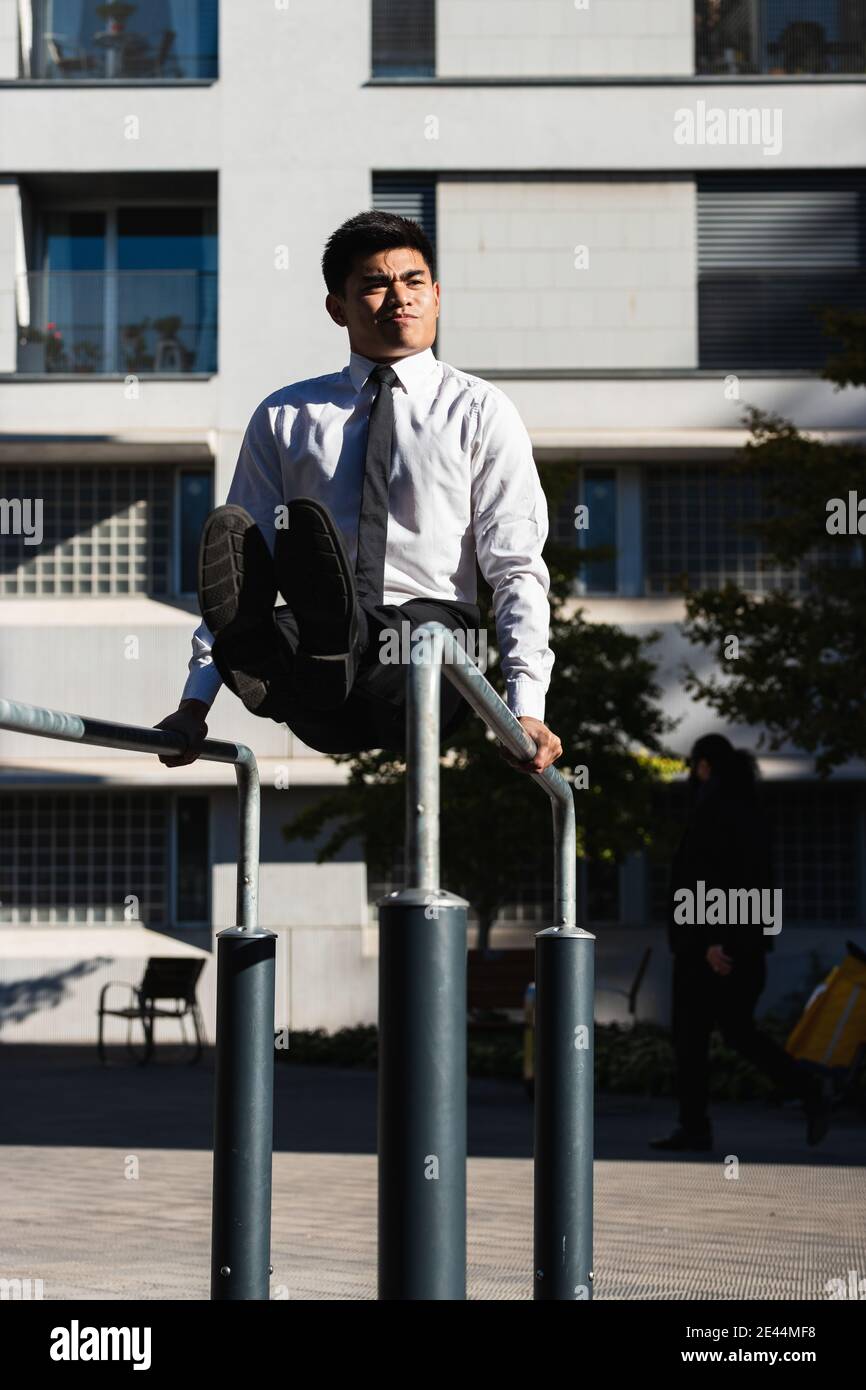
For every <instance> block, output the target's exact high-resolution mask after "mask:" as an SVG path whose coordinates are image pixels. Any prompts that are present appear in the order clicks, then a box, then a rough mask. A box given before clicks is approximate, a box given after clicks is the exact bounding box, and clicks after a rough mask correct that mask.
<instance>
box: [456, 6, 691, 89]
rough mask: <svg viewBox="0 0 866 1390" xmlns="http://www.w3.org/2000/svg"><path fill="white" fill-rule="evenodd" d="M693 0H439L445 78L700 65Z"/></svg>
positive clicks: (636, 72) (674, 69)
mask: <svg viewBox="0 0 866 1390" xmlns="http://www.w3.org/2000/svg"><path fill="white" fill-rule="evenodd" d="M693 30H694V4H693V0H438V3H437V6H436V72H437V76H439V77H594V76H598V75H602V76H617V77H628V76H645V75H653V76H667V75H671V76H673V75H682V74H688V73H691V72H693V71H694V66H693V53H694V40H693Z"/></svg>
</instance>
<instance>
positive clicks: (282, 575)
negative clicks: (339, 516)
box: [274, 497, 358, 709]
mask: <svg viewBox="0 0 866 1390" xmlns="http://www.w3.org/2000/svg"><path fill="white" fill-rule="evenodd" d="M288 517H289V524H288V529H286V530H278V531H277V533H276V542H275V546H274V569H275V571H276V580H277V586H278V588H279V591H280V593H281V595H282V597H283V598H284V599H285V601H286V603H287V605H288V606H289V608H290V609H291V610H292V613H293V614H294V616H295V621H296V622H297V624H298V651H297V652H296V654H295V665H296V671H297V675H298V680H299V682H300V684H301V685H302V687H303V689H304V693H305V699H306V700H308V701H309V702H310V703H315V704H317V705H319V707H320V708H322V709H330V708H336V707H337V706H338V705H341V704H342V703H343V702H344V701H345V700H346V699H347V697H348V695H349V692H350V690H351V688H352V683H353V680H354V674H355V651H356V646H357V641H358V613H357V592H356V589H355V576H354V573H353V571H352V566H351V564H350V563H349V557H348V554H347V552H346V547H345V545H344V543H343V538H342V536H341V535H340V532H339V530H338V529H337V526H336V524H335V522H334V519H333V517H332V516H331V513H330V512H329V510H328V508H327V507H326V506H324V504H323V503H321V502H317V501H316V500H315V499H314V498H312V497H298V498H295V499H294V500H293V501H291V502H290V503H289V505H288Z"/></svg>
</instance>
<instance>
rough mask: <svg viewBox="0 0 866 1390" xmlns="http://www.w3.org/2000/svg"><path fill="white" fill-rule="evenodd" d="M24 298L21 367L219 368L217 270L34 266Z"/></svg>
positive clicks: (103, 370)
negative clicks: (77, 268) (94, 268)
mask: <svg viewBox="0 0 866 1390" xmlns="http://www.w3.org/2000/svg"><path fill="white" fill-rule="evenodd" d="M17 299H18V371H19V372H36V373H48V372H64V373H68V372H74V373H81V374H84V375H99V374H103V375H104V374H112V373H120V374H122V375H126V374H128V373H135V374H136V375H138V374H145V373H158V374H159V375H163V374H167V373H177V374H178V375H183V374H185V373H190V372H215V371H216V335H217V276H216V272H215V271H201V270H119V271H96V270H48V271H33V272H31V273H30V274H25V275H21V276H19V279H18V294H17Z"/></svg>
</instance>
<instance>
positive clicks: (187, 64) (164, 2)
mask: <svg viewBox="0 0 866 1390" xmlns="http://www.w3.org/2000/svg"><path fill="white" fill-rule="evenodd" d="M112 11H113V12H112ZM19 17H20V34H21V52H20V75H21V76H22V77H36V78H49V79H54V80H55V81H58V82H73V81H80V80H87V81H90V82H93V81H99V80H100V79H110V80H114V81H117V80H120V81H129V80H136V79H137V80H141V79H146V80H148V81H154V80H156V81H165V82H172V81H178V80H188V79H190V78H215V77H216V75H217V40H218V17H217V0H139V3H137V4H136V3H129V4H122V5H113V6H110V7H106V6H105V5H103V4H100V3H99V0H21V3H20V5H19Z"/></svg>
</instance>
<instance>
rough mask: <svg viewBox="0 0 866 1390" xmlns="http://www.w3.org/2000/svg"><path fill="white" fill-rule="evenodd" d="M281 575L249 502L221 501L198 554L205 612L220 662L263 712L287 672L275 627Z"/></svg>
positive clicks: (246, 699) (231, 682)
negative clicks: (246, 504)
mask: <svg viewBox="0 0 866 1390" xmlns="http://www.w3.org/2000/svg"><path fill="white" fill-rule="evenodd" d="M276 597H277V579H276V573H275V571H274V563H273V560H272V558H271V553H270V551H269V550H268V546H267V542H266V541H265V538H264V536H263V535H262V533H261V531H260V530H259V528H258V526H257V525H256V523H255V522H254V520H253V518H252V517H251V516H250V514H249V512H247V511H245V510H244V508H243V507H238V506H235V505H233V504H232V505H227V506H224V507H217V508H216V510H215V511H213V512H211V514H210V516H209V517H208V519H207V521H206V522H205V524H204V528H203V530H202V535H201V543H200V545H199V556H198V599H199V606H200V608H201V615H202V617H203V618H204V621H205V622H206V623H207V625H208V627H209V628H210V631H211V633H212V634H213V637H214V644H213V649H212V653H211V654H212V657H213V661H214V665H215V666H216V668H217V670H218V671H219V673H220V675H221V676H222V678H223V680H224V681H225V683H226V685H227V686H228V687H229V689H230V690H232V691H234V693H235V694H236V695H237V696H238V697H239V698H240V699H241V700H242V701H243V703H244V704H245V705H246V707H247V709H249V710H251V711H252V712H253V713H259V712H260V707H261V706H262V705H263V704H264V702H265V700H266V699H267V697H268V694H269V689H270V685H271V681H272V680H274V679H283V678H284V668H283V666H282V664H281V663H280V661H279V658H278V647H279V643H278V640H277V636H276V631H275V627H274V603H275V602H276Z"/></svg>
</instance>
